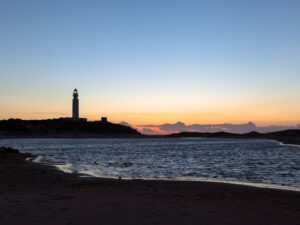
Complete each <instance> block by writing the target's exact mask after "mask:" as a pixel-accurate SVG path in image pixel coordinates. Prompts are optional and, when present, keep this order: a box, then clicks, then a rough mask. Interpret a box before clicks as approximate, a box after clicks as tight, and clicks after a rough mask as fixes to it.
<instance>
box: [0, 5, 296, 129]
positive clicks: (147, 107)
mask: <svg viewBox="0 0 300 225" xmlns="http://www.w3.org/2000/svg"><path fill="white" fill-rule="evenodd" d="M299 11H300V1H297V0H295V1H289V0H282V1H276V0H270V1H264V0H257V1H255V0H251V1H249V0H236V1H226V0H220V1H214V0H207V1H201V0H198V1H189V0H181V1H176V0H172V1H171V0H169V1H164V0H149V1H144V0H137V1H130V0H128V1H126V0H120V1H117V0H107V1H100V0H99V1H92V0H86V1H84V0H81V1H76V0H51V1H46V0H43V1H40V0H36V1H30V0H26V1H24V0H20V1H16V0H7V1H6V0H0V78H1V79H0V119H7V118H11V117H13V118H23V119H28V118H52V117H65V116H70V114H71V97H72V91H73V89H74V88H75V87H76V88H78V90H79V98H80V113H81V117H87V118H88V119H89V120H95V119H99V118H100V117H101V116H108V117H109V119H110V120H111V121H113V122H120V121H127V122H129V123H132V124H160V123H165V122H169V123H173V122H176V121H183V122H185V123H187V124H191V123H223V122H231V123H240V122H247V121H254V122H256V123H257V124H261V125H267V124H296V123H299V122H300V41H299V40H300V13H299Z"/></svg>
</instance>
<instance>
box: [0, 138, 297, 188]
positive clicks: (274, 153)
mask: <svg viewBox="0 0 300 225" xmlns="http://www.w3.org/2000/svg"><path fill="white" fill-rule="evenodd" d="M0 146H7V147H12V148H16V149H19V150H20V151H21V152H27V153H33V154H36V155H38V157H37V158H36V159H35V161H36V162H38V163H47V164H49V163H50V164H52V165H55V166H57V167H58V168H59V169H61V170H64V171H65V172H69V173H79V174H81V175H82V176H95V177H108V178H118V179H119V178H122V179H154V180H187V181H190V180H193V181H203V180H205V181H212V182H214V181H217V182H229V183H231V182H233V183H239V184H245V185H256V186H265V187H272V185H273V186H274V187H283V188H296V189H297V190H300V147H299V146H296V145H283V144H281V143H279V142H277V141H273V140H254V139H211V138H210V139H208V138H145V139H142V138H137V139H134V138H128V139H126V138H122V139H121V138H120V139H116V138H114V139H1V140H0Z"/></svg>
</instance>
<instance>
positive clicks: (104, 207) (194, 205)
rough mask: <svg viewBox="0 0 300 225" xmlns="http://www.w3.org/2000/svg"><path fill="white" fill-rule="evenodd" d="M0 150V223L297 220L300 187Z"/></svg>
mask: <svg viewBox="0 0 300 225" xmlns="http://www.w3.org/2000/svg"><path fill="white" fill-rule="evenodd" d="M28 157H32V156H31V155H29V154H18V153H4V151H2V152H1V153H0V174H1V176H0V224H1V225H2V224H3V225H9V224H16V225H17V224H22V225H24V224H30V225H31V224H32V225H34V224H43V225H44V224H46V225H47V224H51V225H52V224H57V225H60V224H64V225H71V224H72V225H75V224H76V225H79V224H80V225H81V224H84V225H94V224H95V225H100V224H105V225H109V224H113V225H121V224H128V225H134V224H149V225H150V224H164V225H165V224H172V225H176V224H182V225H187V224H204V225H206V224H213V225H218V224H222V225H226V224H249V225H250V224H251V225H252V224H262V225H267V224H272V225H276V224H278V225H279V224H280V225H284V224H290V225H297V224H300V192H293V191H285V190H275V189H263V188H256V187H249V186H240V185H234V184H224V183H210V182H181V181H145V180H118V179H100V178H80V177H79V176H78V175H75V174H65V173H63V172H61V171H58V170H56V169H55V168H54V167H52V166H47V165H41V164H36V163H32V162H28V161H26V160H25V159H26V158H28Z"/></svg>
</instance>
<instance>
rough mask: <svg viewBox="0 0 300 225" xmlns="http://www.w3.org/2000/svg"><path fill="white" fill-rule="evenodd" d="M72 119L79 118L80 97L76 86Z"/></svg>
mask: <svg viewBox="0 0 300 225" xmlns="http://www.w3.org/2000/svg"><path fill="white" fill-rule="evenodd" d="M72 119H73V120H79V99H78V91H77V89H76V88H75V89H74V92H73V106H72Z"/></svg>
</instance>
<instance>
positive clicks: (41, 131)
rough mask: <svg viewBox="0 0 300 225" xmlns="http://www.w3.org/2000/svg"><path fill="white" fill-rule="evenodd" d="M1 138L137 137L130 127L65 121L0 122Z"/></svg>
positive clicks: (108, 123) (17, 120) (14, 120)
mask: <svg viewBox="0 0 300 225" xmlns="http://www.w3.org/2000/svg"><path fill="white" fill-rule="evenodd" d="M0 134H1V136H2V137H3V136H6V137H7V136H24V137H26V136H74V135H75V136H89V135H90V136H97V135H100V136H101V135H103V136H113V135H125V136H127V135H131V136H132V135H139V134H140V133H139V132H138V131H136V130H135V129H132V128H130V127H127V126H124V125H119V124H114V123H110V122H106V123H101V122H100V121H96V122H85V121H72V120H66V119H48V120H20V119H9V120H2V121H0Z"/></svg>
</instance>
